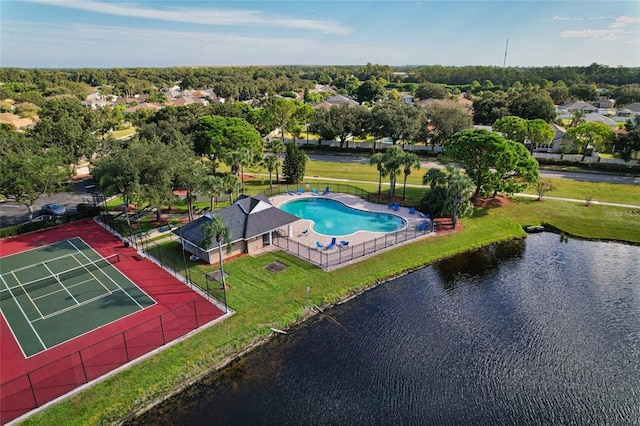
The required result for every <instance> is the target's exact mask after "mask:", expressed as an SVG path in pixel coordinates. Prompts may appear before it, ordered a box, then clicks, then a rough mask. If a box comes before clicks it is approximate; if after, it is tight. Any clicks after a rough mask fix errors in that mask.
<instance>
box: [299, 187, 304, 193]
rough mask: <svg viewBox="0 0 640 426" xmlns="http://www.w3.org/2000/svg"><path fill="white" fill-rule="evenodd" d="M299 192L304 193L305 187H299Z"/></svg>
mask: <svg viewBox="0 0 640 426" xmlns="http://www.w3.org/2000/svg"><path fill="white" fill-rule="evenodd" d="M298 194H300V195H302V194H304V189H302V187H300V188H298Z"/></svg>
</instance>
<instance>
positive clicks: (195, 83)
mask: <svg viewBox="0 0 640 426" xmlns="http://www.w3.org/2000/svg"><path fill="white" fill-rule="evenodd" d="M371 79H375V80H378V81H381V82H383V83H384V84H385V86H386V87H387V88H397V89H398V90H403V91H408V92H414V91H415V90H416V88H417V87H418V86H419V85H420V84H423V83H436V84H443V85H448V86H460V88H461V90H462V91H464V90H469V89H473V88H478V87H483V88H487V87H495V88H498V89H499V88H508V87H512V86H513V85H517V84H521V85H525V86H526V85H536V86H541V87H547V86H550V85H558V84H559V83H560V84H561V85H564V86H567V87H573V86H576V85H594V86H597V87H604V88H609V89H611V90H613V89H614V88H615V87H618V86H623V85H629V84H637V83H638V82H640V68H625V67H617V68H610V67H607V66H605V65H599V64H596V63H593V64H591V65H589V66H584V67H538V68H519V67H505V68H501V67H492V66H465V67H446V66H440V65H428V66H403V67H392V66H388V65H372V64H367V65H358V66H273V67H258V66H248V67H172V68H113V69H96V68H82V69H55V70H48V69H18V68H0V83H2V85H1V86H0V99H6V98H10V97H16V95H17V96H18V97H19V98H24V97H27V96H28V99H20V100H23V101H28V102H31V103H34V104H36V105H38V104H41V103H42V100H43V99H42V97H48V96H52V95H61V94H69V95H74V96H77V97H79V98H83V97H84V96H86V94H87V92H88V91H89V90H90V88H91V87H102V88H104V89H105V91H106V92H108V93H110V94H117V95H120V96H129V95H133V94H136V93H150V92H152V91H153V90H158V89H163V88H169V87H172V86H174V85H179V86H180V87H181V88H183V89H196V88H213V89H214V90H215V91H216V93H217V94H218V96H220V97H224V98H227V99H234V100H247V99H254V98H259V97H261V96H264V94H284V93H287V92H303V91H304V90H305V89H311V88H313V87H314V85H315V84H316V83H318V84H330V85H332V86H334V87H336V88H337V89H339V90H342V91H343V92H344V93H349V92H351V91H352V88H353V85H354V83H355V84H357V83H360V82H364V81H368V80H371ZM38 94H39V95H40V97H39V96H38Z"/></svg>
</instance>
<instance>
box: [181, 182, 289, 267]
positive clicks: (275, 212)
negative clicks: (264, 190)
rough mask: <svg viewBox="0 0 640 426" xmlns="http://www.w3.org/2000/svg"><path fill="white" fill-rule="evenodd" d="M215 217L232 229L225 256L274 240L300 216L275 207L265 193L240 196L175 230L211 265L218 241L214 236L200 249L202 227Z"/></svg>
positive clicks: (189, 249) (185, 245)
mask: <svg viewBox="0 0 640 426" xmlns="http://www.w3.org/2000/svg"><path fill="white" fill-rule="evenodd" d="M214 216H219V217H221V218H222V220H223V222H224V224H225V226H226V227H227V228H228V229H229V233H230V235H231V242H230V244H231V245H232V249H231V253H227V249H226V247H224V248H223V257H225V258H226V257H231V256H237V255H239V254H242V253H248V254H252V253H255V252H256V251H257V250H259V249H261V248H263V247H264V246H269V245H271V244H272V242H273V235H274V233H275V232H276V231H277V230H280V231H282V232H285V230H286V231H287V232H288V228H287V226H288V225H289V224H291V223H293V222H296V221H298V220H300V218H298V217H296V216H294V215H292V214H289V213H287V212H285V211H283V210H280V209H278V208H277V207H274V206H273V205H272V204H271V202H269V199H268V198H267V197H266V196H265V195H263V194H260V195H257V196H255V197H249V196H244V195H243V196H241V197H240V198H239V199H238V200H237V201H236V202H235V203H233V205H231V206H229V207H227V208H224V209H221V210H217V211H215V212H209V213H207V214H205V215H204V216H202V217H200V218H199V219H196V220H194V221H193V222H191V223H188V224H186V225H183V226H181V227H180V228H178V229H175V230H174V231H173V233H174V234H175V235H177V236H178V237H179V238H180V239H181V241H182V246H183V248H184V249H185V250H186V251H187V252H189V253H191V254H192V255H194V256H197V257H198V258H200V259H202V260H204V261H205V262H207V263H209V264H213V263H216V262H218V242H217V241H216V240H215V238H212V240H211V241H210V242H208V244H207V248H206V249H203V248H201V245H202V241H203V239H204V229H203V226H204V225H205V224H206V223H208V222H210V221H211V220H212V218H213V217H214Z"/></svg>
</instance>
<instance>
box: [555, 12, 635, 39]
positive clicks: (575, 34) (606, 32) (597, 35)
mask: <svg viewBox="0 0 640 426" xmlns="http://www.w3.org/2000/svg"><path fill="white" fill-rule="evenodd" d="M639 22H640V18H637V17H632V16H618V17H617V18H616V20H615V22H613V23H612V24H611V25H609V26H608V27H606V28H586V29H582V30H566V31H562V32H561V33H560V37H563V38H585V39H589V40H600V41H613V40H622V39H625V38H627V37H628V36H631V37H638V34H637V33H638V28H635V34H633V33H634V31H633V29H632V31H628V30H626V29H625V27H626V26H627V25H629V24H635V23H639Z"/></svg>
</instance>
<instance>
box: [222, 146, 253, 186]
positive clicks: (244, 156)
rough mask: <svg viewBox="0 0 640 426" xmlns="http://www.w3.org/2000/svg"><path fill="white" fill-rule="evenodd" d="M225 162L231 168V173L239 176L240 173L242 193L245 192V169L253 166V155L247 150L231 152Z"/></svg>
mask: <svg viewBox="0 0 640 426" xmlns="http://www.w3.org/2000/svg"><path fill="white" fill-rule="evenodd" d="M225 162H226V163H227V165H228V166H230V167H231V171H232V172H233V173H235V174H236V176H238V172H239V173H240V182H241V184H242V193H243V194H244V193H245V190H244V168H245V167H247V166H250V165H251V164H253V154H252V153H251V151H249V150H248V149H246V148H241V149H239V150H237V151H230V152H228V153H227V155H226V157H225Z"/></svg>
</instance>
